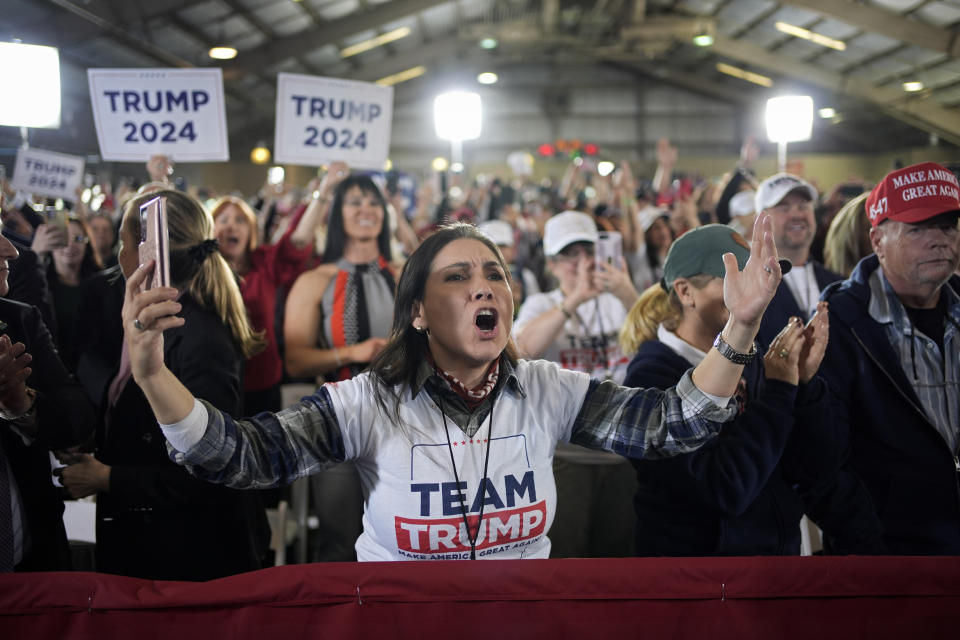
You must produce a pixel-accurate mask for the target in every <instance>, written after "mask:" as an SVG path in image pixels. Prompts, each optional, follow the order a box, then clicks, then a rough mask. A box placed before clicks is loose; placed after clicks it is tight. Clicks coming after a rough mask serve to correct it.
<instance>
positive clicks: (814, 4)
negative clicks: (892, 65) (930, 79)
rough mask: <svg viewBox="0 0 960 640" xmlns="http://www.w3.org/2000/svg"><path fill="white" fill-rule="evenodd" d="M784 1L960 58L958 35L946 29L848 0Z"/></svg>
mask: <svg viewBox="0 0 960 640" xmlns="http://www.w3.org/2000/svg"><path fill="white" fill-rule="evenodd" d="M782 1H783V2H784V3H785V4H790V5H793V6H795V7H801V8H803V9H809V10H811V11H816V12H817V13H820V14H823V15H825V16H829V17H831V18H835V19H837V20H841V21H843V22H846V23H847V24H850V25H853V26H855V27H860V28H861V29H864V30H865V31H870V32H873V33H879V34H880V35H884V36H887V37H888V38H894V39H895V40H902V41H904V42H908V43H910V44H912V45H916V46H918V47H923V48H925V49H932V50H933V51H941V52H943V53H946V54H947V55H949V56H950V57H951V58H960V38H958V37H957V34H956V33H954V32H951V31H949V30H947V29H941V28H940V27H935V26H933V25H929V24H926V23H924V22H920V21H919V20H908V19H907V18H905V17H903V16H901V15H900V14H898V13H894V12H893V11H888V10H886V9H881V8H879V7H873V6H870V5H866V4H860V3H858V2H850V0H782Z"/></svg>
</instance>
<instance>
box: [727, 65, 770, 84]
mask: <svg viewBox="0 0 960 640" xmlns="http://www.w3.org/2000/svg"><path fill="white" fill-rule="evenodd" d="M717 71H719V72H720V73H725V74H727V75H728V76H733V77H734V78H739V79H741V80H746V81H747V82H752V83H753V84H758V85H760V86H761V87H772V86H773V80H772V79H771V78H768V77H767V76H762V75H760V74H759V73H753V72H752V71H747V70H746V69H741V68H740V67H735V66H733V65H730V64H726V63H724V62H718V63H717Z"/></svg>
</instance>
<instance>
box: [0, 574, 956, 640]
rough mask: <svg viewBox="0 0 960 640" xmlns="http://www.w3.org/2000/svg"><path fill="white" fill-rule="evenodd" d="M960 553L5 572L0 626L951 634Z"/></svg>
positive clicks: (496, 634)
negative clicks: (173, 576)
mask: <svg viewBox="0 0 960 640" xmlns="http://www.w3.org/2000/svg"><path fill="white" fill-rule="evenodd" d="M958 622H960V558H862V557H848V558H819V557H813V558H688V559H675V558H663V559H622V560H620V559H615V560H519V561H517V560H514V561H507V560H499V561H498V560H490V561H479V562H467V561H464V562H397V563H363V564H346V563H342V564H341V563H331V564H312V565H297V566H287V567H277V568H273V569H265V570H263V571H257V572H254V573H248V574H244V575H239V576H233V577H230V578H224V579H222V580H215V581H212V582H207V583H186V582H159V581H150V580H138V579H133V578H123V577H117V576H108V575H104V574H97V573H79V572H78V573H48V574H40V573H36V574H17V575H2V576H0V638H2V639H3V640H6V639H11V640H12V639H13V638H17V639H20V638H29V639H31V640H32V639H34V638H71V639H74V638H90V639H95V640H107V639H108V638H131V637H133V638H136V640H140V639H141V638H148V637H163V638H174V639H176V640H185V639H187V638H195V637H196V638H199V637H203V638H207V639H212V638H262V639H265V640H274V639H283V640H287V639H288V638H306V637H321V636H322V637H324V638H339V637H347V638H425V637H440V636H445V637H449V638H455V639H457V640H462V639H465V638H485V639H489V638H550V639H551V640H554V639H557V638H567V637H569V638H577V639H583V638H595V637H600V636H601V635H610V634H616V635H617V636H618V637H624V638H626V637H631V638H632V637H656V638H696V639H697V640H714V639H720V638H746V637H755V638H756V637H764V638H777V639H780V638H804V639H807V640H811V639H819V638H826V637H843V638H845V640H846V639H849V638H866V637H869V638H871V640H876V639H877V638H898V639H899V640H913V639H922V640H926V639H929V638H948V637H949V638H951V640H953V639H955V638H956V637H957V635H958V633H960V628H958Z"/></svg>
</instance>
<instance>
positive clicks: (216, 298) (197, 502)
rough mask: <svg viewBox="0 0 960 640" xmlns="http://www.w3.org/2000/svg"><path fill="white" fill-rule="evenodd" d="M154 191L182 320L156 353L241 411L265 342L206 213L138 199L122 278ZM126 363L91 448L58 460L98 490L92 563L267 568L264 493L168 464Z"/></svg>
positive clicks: (188, 381)
mask: <svg viewBox="0 0 960 640" xmlns="http://www.w3.org/2000/svg"><path fill="white" fill-rule="evenodd" d="M155 196H161V197H165V198H166V199H167V218H168V225H169V229H170V279H171V281H172V282H173V283H174V285H175V286H177V287H178V289H179V292H180V295H179V296H178V297H177V299H176V301H172V300H171V302H170V304H171V305H173V306H174V307H175V308H176V310H177V312H178V313H179V314H181V316H182V317H183V318H185V319H187V324H186V325H185V326H183V327H174V328H171V329H170V330H169V331H167V335H166V336H165V347H164V349H163V350H162V351H160V352H158V353H157V354H156V355H157V357H158V358H159V359H160V360H161V361H162V362H163V364H164V367H165V368H167V369H168V370H169V371H172V372H176V375H177V377H178V378H179V379H180V380H182V381H183V383H184V384H185V385H186V388H188V389H190V390H191V392H192V393H195V394H197V395H199V396H201V397H203V398H206V399H208V400H209V401H210V402H211V404H212V406H216V407H217V408H218V409H219V410H221V411H224V412H226V413H238V412H240V410H241V408H242V373H243V363H244V360H245V359H246V358H247V357H249V356H251V355H253V354H254V353H256V352H257V351H259V350H260V349H262V348H263V344H264V342H263V339H262V338H261V337H260V335H259V334H257V333H256V332H254V331H253V329H252V328H251V327H250V324H249V322H248V321H247V315H246V311H245V310H244V307H243V300H242V298H241V297H240V290H239V289H238V287H237V283H236V280H235V278H234V275H233V274H232V273H231V271H230V267H229V266H227V263H226V262H225V261H224V260H223V258H222V257H221V256H220V254H219V252H218V251H217V246H216V241H215V240H214V239H213V220H211V219H210V216H209V214H207V213H206V211H204V210H203V207H202V206H201V205H200V203H199V202H197V201H196V200H194V199H193V198H191V197H189V196H187V195H185V194H183V193H181V192H177V191H160V192H157V193H155V194H151V195H150V196H140V197H139V198H135V199H133V200H132V201H131V202H130V203H129V204H128V206H127V210H126V214H125V216H124V219H123V223H122V225H121V229H120V238H121V247H120V254H119V259H120V267H121V269H122V271H123V274H124V276H125V277H127V278H129V277H131V276H133V275H134V273H135V271H136V270H137V265H138V262H139V260H138V255H137V245H138V243H139V240H140V215H139V206H140V205H141V204H143V203H144V202H145V201H147V200H148V199H150V198H152V197H155ZM124 331H127V332H129V331H139V329H137V327H136V326H132V327H124ZM130 364H131V360H130V358H129V357H128V352H127V350H126V349H124V352H123V355H122V356H121V360H120V368H119V371H117V373H116V375H115V376H114V378H113V380H112V382H111V383H110V385H109V387H108V390H107V396H108V397H107V400H106V416H105V418H104V421H103V424H102V426H101V428H99V429H98V433H97V451H96V456H95V457H94V456H92V455H89V454H74V455H72V456H64V457H63V458H62V459H64V460H65V461H67V462H69V463H70V465H69V466H68V467H67V468H65V469H64V470H63V483H64V485H65V486H66V487H67V489H68V491H69V492H70V493H71V495H73V496H74V497H83V496H87V495H91V494H94V493H96V494H97V570H98V571H103V572H106V573H116V574H121V575H129V576H136V577H142V578H153V579H162V580H209V579H213V578H218V577H222V576H226V575H230V574H234V573H239V572H242V571H250V570H254V569H259V568H261V566H262V559H263V556H264V554H265V553H266V551H267V545H268V542H269V527H268V525H267V522H266V517H265V514H264V510H263V507H262V504H261V502H260V496H259V494H258V492H242V491H235V490H232V489H227V488H225V487H220V486H216V485H212V484H209V483H207V482H203V481H202V480H198V479H197V478H194V477H192V476H191V475H190V474H189V473H186V472H185V470H184V469H183V468H181V467H178V466H177V465H175V464H173V463H172V462H171V461H170V459H169V457H168V456H167V451H166V443H165V442H164V438H163V434H162V433H161V432H160V429H159V427H158V426H157V423H156V420H155V419H154V417H153V415H152V412H151V410H150V406H149V404H148V403H147V400H146V398H145V397H144V395H143V391H141V389H140V387H139V386H137V384H135V382H134V381H133V380H131V367H130Z"/></svg>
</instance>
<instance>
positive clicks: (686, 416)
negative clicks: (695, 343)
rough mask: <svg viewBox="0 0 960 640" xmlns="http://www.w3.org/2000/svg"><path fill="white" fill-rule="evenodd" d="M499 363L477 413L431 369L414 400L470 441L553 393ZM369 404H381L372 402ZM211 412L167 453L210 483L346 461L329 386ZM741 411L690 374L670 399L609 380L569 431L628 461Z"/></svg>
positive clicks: (262, 478) (708, 433)
mask: <svg viewBox="0 0 960 640" xmlns="http://www.w3.org/2000/svg"><path fill="white" fill-rule="evenodd" d="M501 364H502V366H503V369H502V374H501V376H500V380H499V381H498V383H497V386H496V388H495V389H494V390H493V392H491V394H490V395H489V396H488V397H487V398H486V399H485V400H484V401H483V403H482V404H481V405H480V406H478V407H477V408H476V410H475V411H473V412H472V413H471V412H469V411H468V410H467V407H466V404H465V403H464V402H463V400H462V399H461V398H460V397H459V396H457V395H456V394H455V393H454V392H453V390H452V389H450V387H449V385H448V384H447V382H446V380H444V379H443V378H442V376H439V375H437V374H435V373H434V372H433V370H432V368H431V367H429V365H426V364H425V363H424V366H422V367H421V368H420V371H419V372H418V376H417V378H416V380H415V383H414V385H413V386H412V388H411V389H410V393H412V394H413V396H414V397H415V396H416V395H417V394H418V393H420V392H422V391H424V390H425V391H426V392H427V393H429V394H430V396H431V398H432V399H433V400H434V401H438V400H442V402H438V404H442V406H443V407H444V414H445V415H446V416H447V417H448V418H450V420H451V421H452V422H454V423H455V424H457V426H458V427H459V428H460V429H461V430H463V431H464V432H465V433H467V435H468V436H469V435H472V434H473V433H476V431H477V429H478V428H479V426H480V424H482V422H483V420H484V418H485V416H486V415H488V414H489V411H490V405H491V402H495V401H496V398H497V396H499V395H500V394H516V395H517V400H518V401H521V402H522V401H523V399H524V398H525V397H526V395H527V394H528V393H535V392H549V390H545V389H525V388H524V386H523V385H522V383H521V381H520V380H519V379H518V377H517V374H516V371H515V368H514V367H513V366H512V365H510V364H509V363H508V362H506V361H502V363H501ZM361 375H364V376H367V375H371V374H370V373H364V374H361ZM572 375H584V376H585V375H586V374H572ZM336 384H351V381H349V380H347V381H345V382H340V383H336ZM201 402H202V401H201ZM370 402H375V400H374V399H373V398H371V399H370ZM203 404H204V406H205V408H206V411H207V425H206V430H205V432H204V435H203V438H202V439H201V440H200V442H198V443H197V444H196V445H195V446H193V447H192V448H191V449H190V450H189V451H187V452H179V451H176V450H175V449H173V448H172V447H169V445H168V448H169V453H170V457H171V458H172V459H173V460H174V461H175V462H177V463H178V464H181V465H185V466H187V467H188V469H190V471H191V472H192V473H194V474H195V475H197V476H199V477H202V478H205V479H207V480H209V481H211V482H216V483H220V484H226V485H228V486H231V487H236V488H265V487H272V486H276V485H278V484H288V483H290V482H293V481H294V480H296V479H297V478H300V477H303V476H307V475H310V474H312V473H316V472H318V471H321V470H323V469H325V468H328V467H331V466H333V465H335V464H337V463H339V462H342V461H343V460H344V459H345V458H346V453H345V448H344V442H343V437H342V435H341V433H340V426H339V421H338V418H337V415H336V411H335V409H334V404H333V401H332V399H331V397H330V392H329V390H328V386H327V385H324V386H323V387H320V388H319V389H318V390H317V391H316V392H315V393H314V394H313V395H311V396H308V397H305V398H303V399H302V400H301V401H300V402H299V403H297V404H296V405H294V406H292V407H290V408H289V409H285V410H283V411H281V412H279V413H277V414H272V413H261V414H259V415H257V416H255V417H252V418H247V419H243V420H234V419H233V418H231V417H230V416H228V415H226V414H224V413H222V412H221V411H219V410H217V409H215V408H214V407H213V406H211V405H209V404H208V403H205V402H204V403H203ZM388 404H389V400H388ZM735 412H736V403H735V402H733V401H730V402H728V403H727V406H725V407H719V406H717V405H716V404H714V402H713V401H712V400H710V398H709V397H707V396H706V395H704V394H703V392H702V391H700V390H699V389H697V388H696V386H695V385H694V384H693V380H692V378H691V372H690V371H688V372H687V373H685V374H684V376H683V377H682V378H681V379H680V381H679V382H678V384H677V386H676V387H674V388H671V389H668V390H666V391H661V390H659V389H631V388H628V387H622V386H620V385H618V384H616V383H614V382H611V381H604V382H600V381H597V380H591V381H590V382H589V385H588V388H587V391H586V394H585V395H584V397H583V399H582V403H581V408H580V410H579V413H578V414H577V417H576V418H575V420H574V422H573V424H572V425H571V426H570V428H569V434H570V441H571V442H573V443H575V444H580V445H583V446H586V447H590V448H593V449H601V450H604V451H611V452H613V453H617V454H620V455H622V456H626V457H628V458H638V459H639V458H662V457H668V456H672V455H677V454H682V453H687V452H690V451H693V450H695V449H697V448H698V447H699V446H701V445H702V444H703V443H704V442H706V441H707V440H709V439H710V438H712V437H714V436H715V435H716V434H717V433H718V432H719V430H720V426H721V424H722V423H723V422H726V421H727V420H730V419H731V418H732V417H733V415H734V414H735Z"/></svg>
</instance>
